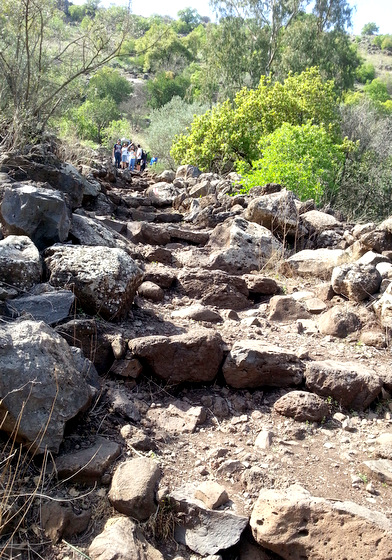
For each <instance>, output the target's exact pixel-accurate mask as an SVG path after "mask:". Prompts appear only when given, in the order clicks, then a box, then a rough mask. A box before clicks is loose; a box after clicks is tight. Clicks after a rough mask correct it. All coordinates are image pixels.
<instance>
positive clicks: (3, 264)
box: [0, 235, 42, 291]
mask: <svg viewBox="0 0 392 560" xmlns="http://www.w3.org/2000/svg"><path fill="white" fill-rule="evenodd" d="M41 275H42V262H41V257H40V254H39V252H38V249H37V247H36V246H35V245H34V243H33V242H32V241H31V240H30V239H29V237H26V236H24V235H9V236H8V237H6V238H5V239H2V240H1V241H0V282H5V283H6V284H7V285H8V286H9V285H12V286H13V287H14V288H16V289H18V290H21V291H24V290H29V289H30V288H32V287H33V286H34V285H35V284H38V283H39V282H40V281H41Z"/></svg>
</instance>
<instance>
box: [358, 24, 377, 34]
mask: <svg viewBox="0 0 392 560" xmlns="http://www.w3.org/2000/svg"><path fill="white" fill-rule="evenodd" d="M378 31H379V28H378V25H377V24H376V23H374V21H372V22H369V23H365V25H364V26H363V27H362V31H361V34H362V35H375V34H376V33H378Z"/></svg>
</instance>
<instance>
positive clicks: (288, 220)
mask: <svg viewBox="0 0 392 560" xmlns="http://www.w3.org/2000/svg"><path fill="white" fill-rule="evenodd" d="M245 218H246V219H247V220H249V221H250V222H256V223H257V224H259V225H261V226H264V227H266V228H267V229H269V230H270V231H272V232H275V231H278V232H279V233H280V234H293V233H295V232H296V231H297V230H298V211H297V207H296V204H295V195H294V193H292V192H291V191H286V190H285V189H283V190H282V191H280V192H276V193H273V194H267V195H264V196H261V197H257V198H254V199H253V200H251V201H250V203H249V205H248V208H247V209H246V211H245Z"/></svg>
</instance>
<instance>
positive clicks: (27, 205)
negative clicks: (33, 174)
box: [0, 183, 71, 249]
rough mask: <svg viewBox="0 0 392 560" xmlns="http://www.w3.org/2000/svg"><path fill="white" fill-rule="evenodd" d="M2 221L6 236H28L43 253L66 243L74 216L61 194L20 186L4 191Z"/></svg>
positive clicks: (51, 190) (29, 186) (34, 187)
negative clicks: (45, 249) (56, 245)
mask: <svg viewBox="0 0 392 560" xmlns="http://www.w3.org/2000/svg"><path fill="white" fill-rule="evenodd" d="M0 219H1V222H2V224H3V227H4V230H5V233H6V234H8V235H10V234H14V235H26V236H27V237H30V239H31V240H32V241H33V242H34V244H35V245H36V246H37V247H38V249H44V248H46V247H49V246H50V245H53V243H58V242H63V241H65V240H66V239H67V237H68V232H69V228H70V224H71V213H70V210H69V209H68V207H67V205H66V203H65V199H64V195H63V194H62V193H60V192H59V191H55V190H53V189H45V188H43V187H37V186H35V185H32V184H24V185H23V184H18V183H17V184H16V185H13V187H12V188H7V189H5V192H4V198H3V201H2V203H1V210H0Z"/></svg>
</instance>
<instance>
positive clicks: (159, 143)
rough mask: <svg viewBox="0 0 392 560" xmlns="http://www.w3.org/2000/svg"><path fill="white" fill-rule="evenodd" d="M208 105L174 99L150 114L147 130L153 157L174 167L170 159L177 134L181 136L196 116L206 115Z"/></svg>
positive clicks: (178, 98)
mask: <svg viewBox="0 0 392 560" xmlns="http://www.w3.org/2000/svg"><path fill="white" fill-rule="evenodd" d="M206 110H207V107H206V105H202V104H201V103H198V102H195V103H192V104H188V103H186V102H185V101H184V100H183V99H181V98H180V97H173V99H172V100H171V101H170V102H169V103H167V104H166V105H164V106H163V107H161V108H159V109H154V110H153V111H152V112H151V114H150V121H151V123H150V126H149V128H148V129H147V143H148V145H149V149H150V151H151V153H152V155H154V156H157V157H158V160H159V161H160V162H162V163H164V164H165V165H167V166H169V167H173V166H174V161H173V159H172V158H171V157H170V147H171V145H172V142H173V139H174V137H175V136H176V134H180V133H181V132H182V131H183V130H184V129H185V128H186V127H187V126H189V125H190V123H191V122H192V121H193V119H194V117H195V115H200V114H202V113H205V111H206Z"/></svg>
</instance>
